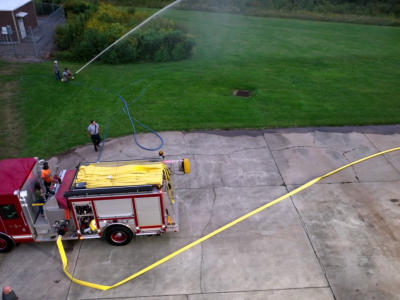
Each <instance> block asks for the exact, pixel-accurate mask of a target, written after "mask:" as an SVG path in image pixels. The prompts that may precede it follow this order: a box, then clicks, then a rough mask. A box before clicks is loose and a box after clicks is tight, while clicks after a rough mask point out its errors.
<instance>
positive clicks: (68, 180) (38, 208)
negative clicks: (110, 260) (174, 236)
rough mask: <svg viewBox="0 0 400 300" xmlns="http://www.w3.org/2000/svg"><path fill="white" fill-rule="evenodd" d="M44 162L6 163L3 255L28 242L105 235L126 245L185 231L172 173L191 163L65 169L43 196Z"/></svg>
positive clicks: (0, 196) (0, 227)
mask: <svg viewBox="0 0 400 300" xmlns="http://www.w3.org/2000/svg"><path fill="white" fill-rule="evenodd" d="M42 164H43V161H42V160H38V159H37V158H18V159H5V160H1V161H0V182H1V183H0V252H7V251H9V250H11V249H12V248H13V246H14V245H16V244H18V243H24V242H33V241H35V242H42V241H55V240H56V239H57V236H58V235H62V237H63V240H73V239H92V238H100V237H104V238H105V239H107V240H108V241H109V242H110V243H111V244H113V245H119V246H121V245H126V244H128V243H129V242H130V241H131V240H132V238H133V237H135V236H137V235H138V236H139V235H160V234H162V233H165V232H169V231H173V232H176V231H178V230H179V224H178V203H177V202H176V199H175V197H174V188H173V183H172V180H171V177H172V176H171V175H172V174H187V173H189V172H190V164H189V160H188V159H181V160H163V159H158V160H147V161H145V160H140V161H114V162H100V163H87V164H80V165H79V166H77V167H76V168H75V169H72V170H63V171H62V172H61V173H60V174H59V177H60V179H61V180H60V182H55V183H53V184H52V186H51V190H50V193H49V194H48V196H47V197H43V194H44V193H43V192H44V191H45V186H44V185H43V182H42V180H41V170H42Z"/></svg>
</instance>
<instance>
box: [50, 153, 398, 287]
mask: <svg viewBox="0 0 400 300" xmlns="http://www.w3.org/2000/svg"><path fill="white" fill-rule="evenodd" d="M398 150H400V147H397V148H392V149H389V150H386V151H382V152H379V153H376V154H373V155H370V156H367V157H364V158H362V159H359V160H357V161H354V162H352V163H349V164H347V165H345V166H343V167H340V168H338V169H336V170H333V171H332V172H329V173H326V174H325V175H322V176H320V177H317V178H315V179H313V180H311V181H309V182H307V183H306V184H303V185H302V186H300V187H298V188H296V189H294V190H293V191H291V192H289V193H287V194H286V195H283V196H281V197H279V198H277V199H275V200H273V201H271V202H269V203H267V204H265V205H263V206H261V207H259V208H257V209H255V210H253V211H251V212H249V213H247V214H245V215H243V216H241V217H239V218H237V219H236V220H234V221H232V222H230V223H228V224H226V225H224V226H222V227H220V228H218V229H216V230H214V231H213V232H211V233H209V234H207V235H205V236H203V237H201V238H199V239H198V240H196V241H194V242H192V243H190V244H188V245H186V246H184V247H182V248H180V249H178V250H176V251H175V252H173V253H171V254H169V255H167V256H166V257H164V258H162V259H160V260H158V261H156V262H155V263H153V264H151V265H149V266H148V267H146V268H143V269H142V270H140V271H138V272H136V273H134V274H132V275H131V276H129V277H127V278H125V279H123V280H121V281H119V282H117V283H115V284H114V285H100V284H96V283H91V282H87V281H83V280H79V279H77V278H74V277H73V276H72V275H71V274H70V273H69V272H68V260H67V256H66V255H65V251H64V247H63V244H62V241H61V236H59V237H58V239H57V246H58V250H59V252H60V257H61V260H62V264H63V270H64V273H65V274H66V275H67V276H68V278H69V279H71V281H72V282H75V283H77V284H80V285H82V286H87V287H91V288H94V289H98V290H103V291H106V290H109V289H112V288H115V287H117V286H120V285H122V284H124V283H126V282H128V281H130V280H132V279H134V278H136V277H138V276H140V275H142V274H144V273H146V272H148V271H150V270H152V269H154V268H155V267H157V266H159V265H161V264H163V263H165V262H166V261H169V260H170V259H172V258H173V257H175V256H177V255H179V254H181V253H182V252H185V251H186V250H189V249H190V248H192V247H194V246H196V245H198V244H200V243H202V242H204V241H206V240H208V239H209V238H211V237H213V236H215V235H217V234H219V233H221V232H223V231H224V230H226V229H228V228H230V227H232V226H235V225H236V224H238V223H239V222H242V221H244V220H246V219H247V218H250V217H251V216H253V215H255V214H257V213H259V212H261V211H263V210H265V209H267V208H268V207H270V206H272V205H275V204H277V203H279V202H281V201H282V200H284V199H286V198H288V197H290V196H293V195H295V194H297V193H299V192H300V191H302V190H304V189H306V188H308V187H310V186H312V185H313V184H315V183H317V182H318V181H320V180H321V179H324V178H326V177H329V176H331V175H333V174H335V173H338V172H340V171H342V170H343V169H346V168H348V167H350V166H353V165H355V164H358V163H361V162H363V161H366V160H368V159H371V158H374V157H377V156H380V155H383V154H386V153H389V152H394V151H398Z"/></svg>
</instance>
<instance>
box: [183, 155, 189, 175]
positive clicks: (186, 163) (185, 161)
mask: <svg viewBox="0 0 400 300" xmlns="http://www.w3.org/2000/svg"><path fill="white" fill-rule="evenodd" d="M182 166H183V172H184V173H185V174H189V173H190V161H189V158H184V159H183V162H182Z"/></svg>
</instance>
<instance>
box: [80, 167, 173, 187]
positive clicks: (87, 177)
mask: <svg viewBox="0 0 400 300" xmlns="http://www.w3.org/2000/svg"><path fill="white" fill-rule="evenodd" d="M164 168H166V166H165V165H164V164H163V163H151V164H125V165H119V166H118V165H111V164H90V165H87V166H80V167H79V170H78V175H77V176H76V179H75V184H77V183H80V182H86V188H88V189H92V188H102V187H115V186H131V185H149V184H151V185H157V186H162V183H163V170H164Z"/></svg>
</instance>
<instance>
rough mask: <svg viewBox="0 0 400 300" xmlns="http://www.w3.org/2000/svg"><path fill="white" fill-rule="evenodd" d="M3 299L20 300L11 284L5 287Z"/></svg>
mask: <svg viewBox="0 0 400 300" xmlns="http://www.w3.org/2000/svg"><path fill="white" fill-rule="evenodd" d="M2 296H3V297H2V300H18V297H17V295H15V292H14V291H13V290H12V289H11V287H9V286H5V287H3V293H2Z"/></svg>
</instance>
